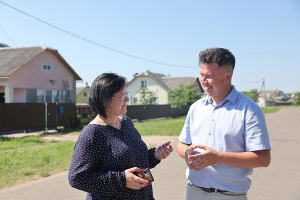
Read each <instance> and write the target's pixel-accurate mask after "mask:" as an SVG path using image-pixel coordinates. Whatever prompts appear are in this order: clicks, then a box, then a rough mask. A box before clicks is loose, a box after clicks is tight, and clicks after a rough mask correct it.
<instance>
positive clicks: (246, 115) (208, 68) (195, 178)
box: [177, 48, 271, 200]
mask: <svg viewBox="0 0 300 200" xmlns="http://www.w3.org/2000/svg"><path fill="white" fill-rule="evenodd" d="M199 58H200V61H199V64H200V82H201V84H202V85H203V87H204V89H205V93H206V94H207V96H206V97H205V98H202V99H200V100H198V101H196V102H195V103H194V104H193V105H191V107H190V109H189V112H188V115H187V118H186V121H185V124H184V126H183V129H182V131H181V134H180V136H179V142H178V144H177V151H178V153H179V155H180V156H181V157H183V158H185V159H186V162H187V165H188V167H189V168H188V169H187V171H186V176H187V179H188V180H189V181H188V184H187V193H186V199H187V200H196V199H197V200H198V199H247V191H248V190H249V188H250V186H251V180H250V179H249V178H248V177H247V176H248V175H250V174H251V173H252V171H253V168H255V167H268V166H269V164H270V157H271V156H270V149H271V146H270V142H269V136H268V131H267V127H266V122H265V117H264V114H263V112H262V111H261V109H260V107H259V106H258V105H257V104H256V103H255V102H254V101H252V100H251V99H250V98H248V97H246V96H245V95H243V94H241V93H239V92H237V90H236V89H235V87H234V86H233V85H231V78H232V74H233V69H234V66H235V58H234V56H233V54H232V53H231V52H230V51H229V50H227V49H223V48H211V49H206V50H205V51H202V52H200V54H199ZM194 150H195V151H194Z"/></svg>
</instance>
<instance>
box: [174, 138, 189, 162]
mask: <svg viewBox="0 0 300 200" xmlns="http://www.w3.org/2000/svg"><path fill="white" fill-rule="evenodd" d="M188 147H189V145H187V144H184V143H182V142H180V141H179V142H178V143H177V152H178V154H179V155H180V156H181V157H182V158H185V151H186V149H187V148H188Z"/></svg>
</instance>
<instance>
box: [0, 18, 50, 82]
mask: <svg viewBox="0 0 300 200" xmlns="http://www.w3.org/2000/svg"><path fill="white" fill-rule="evenodd" d="M0 28H1V29H2V31H3V32H4V34H5V35H6V36H7V37H8V38H9V40H10V41H11V42H12V43H13V44H14V45H15V47H17V45H16V44H15V43H14V41H13V40H12V39H11V38H10V37H9V35H8V34H7V33H6V31H5V30H4V29H3V27H2V26H1V24H0ZM20 53H21V54H22V56H23V57H24V58H25V59H26V60H28V58H27V57H26V56H25V55H24V54H23V52H22V51H20ZM28 62H29V63H30V64H31V65H32V66H33V68H35V69H36V70H37V71H38V72H39V73H40V74H42V75H43V76H45V77H46V78H47V79H49V81H54V80H51V79H50V78H49V77H47V76H46V75H45V74H43V73H42V72H40V71H39V70H38V69H37V68H36V67H35V65H34V64H32V62H31V61H30V60H29V61H28Z"/></svg>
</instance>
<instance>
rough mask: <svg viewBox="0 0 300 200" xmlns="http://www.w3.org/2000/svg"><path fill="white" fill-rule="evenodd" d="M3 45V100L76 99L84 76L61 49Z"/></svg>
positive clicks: (0, 55)
mask: <svg viewBox="0 0 300 200" xmlns="http://www.w3.org/2000/svg"><path fill="white" fill-rule="evenodd" d="M0 46H1V47H0V103H36V102H48V103H54V102H58V103H60V102H69V101H67V100H68V96H70V99H71V102H72V103H75V102H76V81H77V80H82V79H81V78H80V77H79V75H78V74H77V73H76V72H75V71H74V70H73V68H72V67H71V66H70V65H69V64H68V63H67V62H66V61H65V59H64V58H63V57H62V56H61V55H60V54H59V53H58V51H57V50H55V49H52V48H49V47H46V46H36V47H20V48H11V47H7V45H4V44H1V45H0ZM66 91H69V94H70V95H67V96H66Z"/></svg>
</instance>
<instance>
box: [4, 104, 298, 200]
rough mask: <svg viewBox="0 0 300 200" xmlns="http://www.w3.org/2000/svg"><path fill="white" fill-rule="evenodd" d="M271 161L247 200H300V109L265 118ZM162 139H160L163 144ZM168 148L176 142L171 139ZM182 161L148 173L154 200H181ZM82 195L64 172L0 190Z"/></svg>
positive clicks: (72, 199) (33, 197)
mask: <svg viewBox="0 0 300 200" xmlns="http://www.w3.org/2000/svg"><path fill="white" fill-rule="evenodd" d="M266 121H267V127H268V131H269V136H270V141H271V147H272V151H271V156H272V161H271V164H270V166H269V167H268V168H257V169H255V170H254V172H253V174H252V175H251V176H250V179H251V180H252V186H251V189H250V190H249V192H248V199H249V200H300V190H299V188H300V170H299V166H300V108H288V109H282V110H280V111H279V112H277V113H274V114H268V115H267V116H266ZM165 139H166V138H164V140H165ZM171 141H172V146H173V147H176V144H177V140H175V139H174V137H172V138H171ZM185 170H186V166H185V161H184V160H183V159H182V158H181V157H179V155H178V154H177V152H176V151H175V152H174V153H172V154H171V155H170V157H169V158H168V159H166V160H164V161H163V162H162V163H161V164H159V165H158V166H157V167H156V168H155V169H153V170H152V174H153V176H154V179H155V181H154V182H153V190H154V197H155V199H156V200H169V199H172V200H184V199H185V191H186V182H187V180H186V178H185ZM85 197H86V194H85V193H84V192H82V191H79V190H76V189H73V188H71V187H70V186H69V184H68V179H67V172H62V173H59V174H56V175H53V176H50V177H47V178H42V179H39V180H37V181H32V182H30V183H26V184H23V185H20V186H16V187H12V188H10V189H6V190H3V189H2V190H0V200H40V199H43V200H83V199H85Z"/></svg>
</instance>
